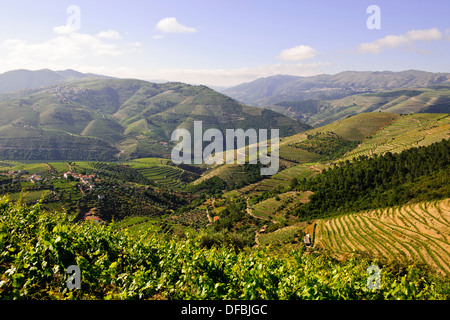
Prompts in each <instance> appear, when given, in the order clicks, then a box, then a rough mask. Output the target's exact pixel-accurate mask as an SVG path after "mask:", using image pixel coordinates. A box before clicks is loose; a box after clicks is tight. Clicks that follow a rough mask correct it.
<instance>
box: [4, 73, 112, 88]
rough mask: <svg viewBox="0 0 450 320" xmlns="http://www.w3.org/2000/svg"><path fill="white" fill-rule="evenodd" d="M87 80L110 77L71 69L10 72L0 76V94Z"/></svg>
mask: <svg viewBox="0 0 450 320" xmlns="http://www.w3.org/2000/svg"><path fill="white" fill-rule="evenodd" d="M88 78H92V79H94V78H98V79H105V78H111V77H107V76H101V75H97V74H91V73H81V72H78V71H75V70H71V69H67V70H61V71H52V70H49V69H42V70H36V71H32V70H25V69H21V70H12V71H8V72H5V73H2V74H0V94H3V93H7V92H14V91H19V90H23V89H33V88H38V87H44V86H50V85H54V84H58V83H63V82H69V81H74V80H79V79H88Z"/></svg>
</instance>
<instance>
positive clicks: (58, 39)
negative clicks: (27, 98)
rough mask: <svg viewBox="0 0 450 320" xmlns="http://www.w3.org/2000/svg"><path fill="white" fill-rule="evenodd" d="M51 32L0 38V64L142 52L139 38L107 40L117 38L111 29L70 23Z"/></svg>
mask: <svg viewBox="0 0 450 320" xmlns="http://www.w3.org/2000/svg"><path fill="white" fill-rule="evenodd" d="M53 31H54V33H55V35H54V36H53V37H51V38H49V39H47V40H45V41H41V42H32V41H30V40H24V39H5V40H3V41H2V42H0V65H2V66H8V69H9V70H12V69H22V68H26V69H40V68H64V69H67V67H68V66H74V65H77V64H78V63H82V62H84V61H87V60H89V59H95V58H98V57H119V56H123V55H126V54H130V53H142V49H141V46H142V44H141V43H140V42H134V43H126V42H122V41H121V42H120V43H117V42H116V43H111V42H108V41H109V40H114V39H115V40H117V39H121V37H120V34H119V33H118V32H117V31H115V30H107V31H101V32H100V33H98V34H97V35H90V34H85V33H80V32H79V31H77V30H75V29H74V28H72V27H70V26H58V27H54V28H53Z"/></svg>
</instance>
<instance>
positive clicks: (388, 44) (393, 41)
mask: <svg viewBox="0 0 450 320" xmlns="http://www.w3.org/2000/svg"><path fill="white" fill-rule="evenodd" d="M441 39H442V32H441V31H439V30H438V29H437V28H432V29H425V30H411V31H408V32H406V33H405V34H402V35H387V36H386V37H384V38H381V39H377V40H375V41H372V42H367V43H362V44H360V45H359V46H358V48H357V49H356V53H372V54H376V53H381V52H382V51H383V50H384V49H395V48H399V47H402V48H411V47H413V46H414V43H415V42H416V41H426V42H430V41H437V40H441Z"/></svg>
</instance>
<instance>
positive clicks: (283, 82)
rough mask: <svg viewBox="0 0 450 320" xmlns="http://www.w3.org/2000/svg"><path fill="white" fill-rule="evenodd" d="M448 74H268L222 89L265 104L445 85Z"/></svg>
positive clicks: (414, 72) (257, 103)
mask: <svg viewBox="0 0 450 320" xmlns="http://www.w3.org/2000/svg"><path fill="white" fill-rule="evenodd" d="M449 83H450V74H448V73H432V72H425V71H418V70H407V71H402V72H391V71H382V72H378V71H376V72H371V71H344V72H340V73H337V74H334V75H327V74H322V75H317V76H311V77H296V76H284V75H279V76H272V77H267V78H260V79H257V80H254V81H252V82H249V83H243V84H240V85H237V86H234V87H231V88H227V89H225V90H223V91H222V92H223V93H224V94H226V95H229V96H230V97H232V98H234V99H237V100H239V101H242V102H243V103H246V104H250V105H255V106H265V105H273V104H276V103H279V102H283V101H301V100H307V99H324V100H325V99H336V98H338V97H344V96H348V95H350V94H355V93H362V92H369V91H370V92H372V91H380V90H393V89H399V88H420V87H427V86H431V85H440V84H449Z"/></svg>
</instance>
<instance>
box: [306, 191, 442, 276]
mask: <svg viewBox="0 0 450 320" xmlns="http://www.w3.org/2000/svg"><path fill="white" fill-rule="evenodd" d="M315 245H316V246H318V247H320V248H323V249H325V250H327V251H329V252H330V253H331V254H332V255H334V256H336V257H343V256H345V255H346V254H349V253H354V252H364V253H367V254H369V255H371V256H374V257H378V258H384V259H387V260H390V261H393V260H395V261H399V262H403V263H413V262H414V263H419V264H425V265H427V266H429V267H431V268H432V269H433V270H435V271H437V272H439V273H441V274H446V275H449V274H450V199H445V200H441V201H432V202H423V203H417V204H410V205H405V206H402V207H397V208H389V209H384V210H371V211H367V212H360V213H356V214H348V215H342V216H339V217H335V218H329V219H323V220H318V221H317V227H316V234H315Z"/></svg>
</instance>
